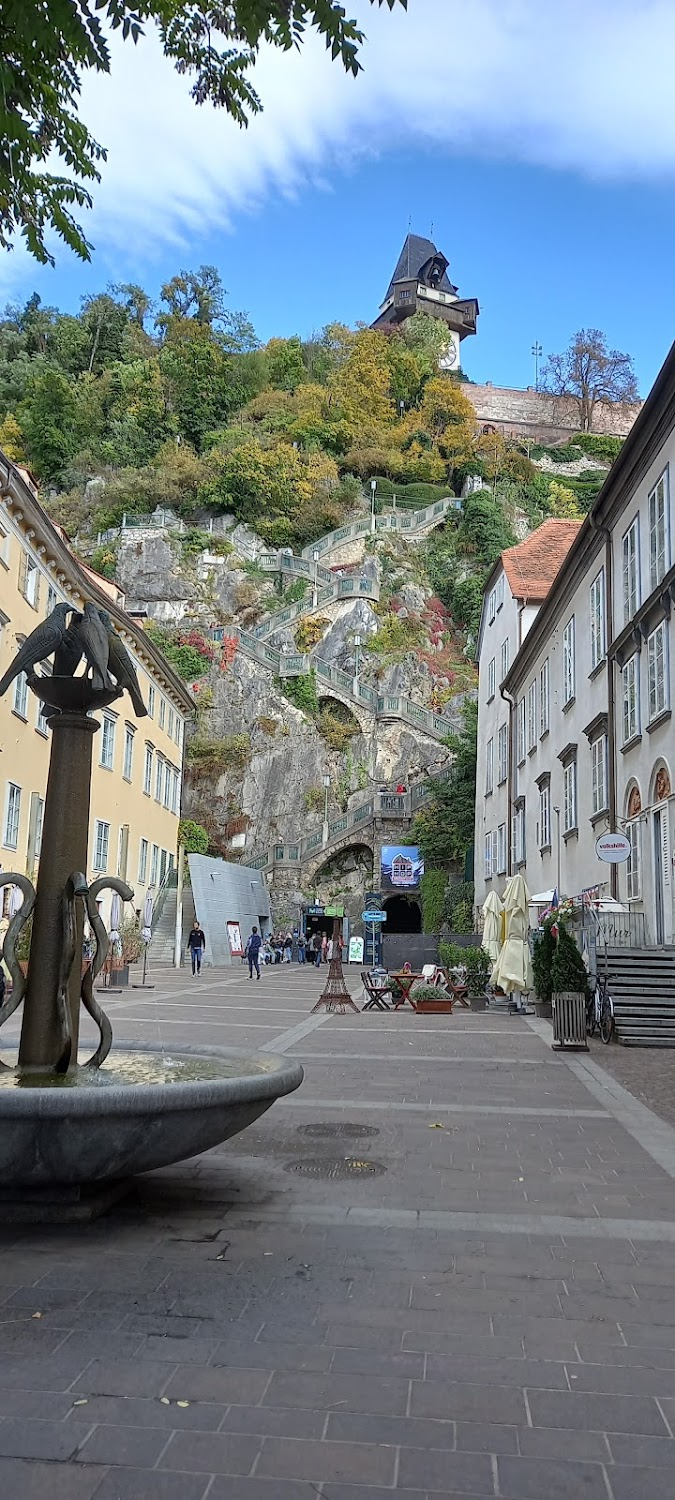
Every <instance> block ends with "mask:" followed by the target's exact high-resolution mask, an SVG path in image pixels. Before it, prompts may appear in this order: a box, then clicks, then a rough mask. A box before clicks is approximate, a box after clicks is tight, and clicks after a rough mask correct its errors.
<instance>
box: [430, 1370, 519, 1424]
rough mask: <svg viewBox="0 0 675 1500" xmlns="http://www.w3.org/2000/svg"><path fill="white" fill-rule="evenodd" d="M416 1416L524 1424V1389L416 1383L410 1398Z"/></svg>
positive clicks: (439, 1381) (438, 1382) (498, 1386)
mask: <svg viewBox="0 0 675 1500" xmlns="http://www.w3.org/2000/svg"><path fill="white" fill-rule="evenodd" d="M410 1414H411V1416H413V1417H440V1418H442V1419H443V1420H444V1421H451V1420H454V1421H457V1422H460V1421H463V1422H483V1421H484V1422H497V1423H500V1422H506V1423H508V1424H510V1425H512V1426H518V1425H521V1424H522V1425H523V1426H524V1425H525V1420H526V1418H525V1398H524V1396H523V1392H522V1391H520V1390H515V1389H512V1388H511V1387H510V1386H505V1385H487V1384H486V1385H465V1384H464V1383H460V1382H459V1381H457V1382H451V1381H442V1380H434V1381H429V1382H424V1384H422V1383H421V1382H420V1381H419V1380H416V1381H414V1382H413V1385H412V1394H411V1399H410Z"/></svg>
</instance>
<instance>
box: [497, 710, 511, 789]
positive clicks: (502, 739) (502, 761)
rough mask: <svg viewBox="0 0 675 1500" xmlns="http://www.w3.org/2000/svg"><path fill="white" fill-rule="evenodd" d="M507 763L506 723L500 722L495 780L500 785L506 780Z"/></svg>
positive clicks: (507, 735) (507, 737)
mask: <svg viewBox="0 0 675 1500" xmlns="http://www.w3.org/2000/svg"><path fill="white" fill-rule="evenodd" d="M508 764H509V731H508V726H507V725H506V724H501V725H500V729H499V734H498V736H497V781H498V782H499V785H500V786H501V784H502V782H503V781H506V777H507V775H508Z"/></svg>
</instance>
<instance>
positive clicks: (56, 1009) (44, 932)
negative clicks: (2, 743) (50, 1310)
mask: <svg viewBox="0 0 675 1500" xmlns="http://www.w3.org/2000/svg"><path fill="white" fill-rule="evenodd" d="M69 615H70V619H68V616H69ZM49 657H53V671H52V673H51V674H50V675H47V674H46V673H44V672H43V673H38V672H37V671H36V667H37V666H38V665H39V664H40V663H42V662H46V661H47V659H48V658H49ZM83 657H84V658H85V661H86V665H85V668H84V672H83V673H80V674H78V668H79V666H80V663H81V661H82V658H83ZM22 671H24V672H26V675H27V679H28V684H29V686H30V688H31V690H32V691H33V692H34V693H35V694H36V695H37V696H38V697H39V698H40V699H41V700H42V702H43V703H44V704H46V705H47V716H48V718H49V723H50V726H51V731H52V749H51V756H50V764H49V777H48V782H47V792H46V797H45V809H44V820H43V831H42V852H41V855H40V863H39V871H38V879H37V889H34V888H33V885H32V882H31V881H30V880H29V879H28V878H27V876H25V875H23V874H20V873H18V872H11V871H10V872H7V873H4V872H3V873H2V874H0V886H2V885H7V884H12V885H14V886H16V887H18V889H19V890H20V891H21V893H22V895H23V904H22V906H21V907H20V908H19V910H18V911H17V912H16V913H15V914H14V915H13V916H12V918H11V920H10V923H9V927H8V929H7V933H6V935H5V941H4V945H3V948H2V957H3V958H4V961H5V964H6V966H7V968H8V969H9V972H10V974H11V976H12V981H13V988H12V991H11V993H10V994H9V996H8V998H7V999H6V1000H5V1002H4V1004H3V1005H1V1006H0V1027H2V1026H3V1025H4V1023H5V1022H6V1021H8V1020H9V1018H10V1016H12V1015H13V1014H14V1013H15V1012H16V1011H17V1010H18V1009H19V1006H20V1005H21V1004H23V1013H22V1018H21V1037H20V1044H19V1054H18V1060H17V1063H16V1065H15V1066H10V1065H9V1064H8V1063H6V1062H4V1061H2V1060H0V1219H4V1220H5V1221H8V1220H10V1221H15V1222H16V1221H20V1220H34V1221H43V1222H47V1221H60V1222H64V1221H67V1220H69V1219H76V1220H78V1219H88V1218H93V1217H95V1216H97V1215H98V1214H100V1213H102V1212H104V1211H105V1209H106V1208H107V1207H109V1206H110V1204H111V1203H112V1202H114V1201H115V1199H116V1198H118V1197H120V1196H121V1194H122V1193H123V1192H125V1191H126V1190H127V1188H128V1186H129V1183H130V1179H131V1178H133V1176H134V1175H135V1174H136V1173H139V1172H147V1171H150V1170H152V1169H153V1168H157V1167H163V1166H168V1165H170V1164H171V1163H172V1162H176V1161H182V1160H184V1159H185V1158H186V1157H190V1156H195V1155H198V1154H199V1153H200V1152H202V1151H205V1150H208V1149H209V1148H210V1147H212V1146H215V1145H218V1144H219V1143H220V1142H221V1141H224V1140H227V1139H228V1137H229V1136H231V1135H236V1134H237V1132H238V1131H240V1130H244V1129H245V1128H246V1126H247V1125H250V1124H251V1123H252V1121H253V1120H256V1119H257V1118H258V1116H259V1115H261V1114H262V1113H263V1112H264V1111H265V1110H266V1109H268V1108H269V1106H270V1105H271V1104H272V1103H273V1102H274V1100H275V1099H278V1098H279V1097H281V1095H283V1094H287V1093H291V1092H292V1091H293V1090H294V1089H296V1088H298V1087H299V1085H300V1083H301V1082H302V1076H303V1074H302V1068H301V1066H300V1064H299V1063H296V1062H289V1061H288V1060H287V1059H285V1058H283V1057H275V1056H273V1055H272V1054H267V1053H264V1054H261V1053H253V1054H250V1055H245V1054H243V1053H240V1052H237V1051H234V1050H231V1051H228V1050H225V1049H216V1048H210V1047H203V1048H201V1049H199V1050H197V1049H196V1048H190V1047H182V1048H181V1049H179V1050H178V1051H176V1050H172V1051H171V1055H170V1056H168V1055H166V1054H165V1053H164V1052H163V1051H162V1050H161V1049H160V1048H153V1047H139V1048H135V1049H134V1050H133V1051H131V1050H129V1049H128V1048H125V1049H124V1050H123V1051H120V1052H117V1051H115V1052H113V1053H112V1055H111V1047H112V1040H113V1035H112V1027H111V1024H110V1021H109V1019H108V1017H107V1016H106V1014H105V1012H104V1011H103V1009H102V1007H101V1006H100V1005H99V1003H98V1001H97V1000H96V998H95V993H94V983H95V980H96V976H97V974H98V973H100V970H101V969H102V967H103V964H104V963H105V959H106V956H107V953H108V948H109V939H108V934H107V932H106V929H105V926H104V924H103V921H102V919H101V916H100V914H99V910H98V905H97V900H98V898H99V896H100V895H101V892H102V891H104V890H106V889H108V890H113V891H116V892H117V893H118V894H119V896H120V897H121V899H122V900H123V901H130V900H131V899H132V898H133V891H132V890H131V888H130V887H129V886H128V885H126V884H125V882H124V881H122V880H119V879H117V878H115V877H113V876H107V875H104V876H102V877H101V879H99V880H96V881H93V882H92V884H91V885H88V884H87V880H86V877H85V874H84V873H83V872H84V871H85V870H86V867H87V845H88V833H89V801H90V783H91V762H92V745H93V736H94V734H95V733H96V731H97V729H98V727H99V725H98V723H97V721H96V719H94V718H93V717H92V713H91V711H92V710H96V709H100V708H105V707H107V706H108V705H109V704H111V703H113V702H114V701H115V699H117V698H119V697H121V695H122V693H123V692H124V691H128V692H129V694H130V697H131V699H132V702H133V705H134V709H135V712H136V714H137V715H140V714H143V713H145V712H146V709H145V705H144V704H143V700H142V697H141V692H140V687H139V684H138V679H137V676H136V672H135V668H134V666H133V662H132V660H131V658H130V656H129V654H128V652H127V650H126V647H125V646H124V643H123V641H122V640H121V638H120V636H118V635H117V633H116V631H115V630H114V628H113V625H112V622H111V619H110V616H109V615H108V614H107V612H106V611H104V610H99V609H97V608H96V606H95V605H94V604H86V605H85V608H84V613H83V614H80V613H78V612H77V611H75V610H74V609H72V607H71V606H69V605H67V604H58V605H57V606H56V608H55V609H54V610H53V611H52V613H51V614H50V615H49V616H48V618H47V619H46V620H44V621H43V622H42V623H41V624H40V625H38V626H37V628H36V629H35V630H34V631H33V632H32V633H31V635H29V636H28V638H27V639H26V640H25V641H24V643H23V645H22V646H21V647H20V649H19V651H18V652H17V654H16V656H15V658H14V661H13V662H12V664H11V666H10V667H9V669H8V671H7V672H6V673H5V675H4V677H3V678H2V680H1V681H0V696H1V695H2V694H3V693H4V692H6V690H7V688H8V687H9V685H10V683H11V682H12V681H13V680H14V678H15V677H16V676H17V675H18V674H19V672H22ZM76 674H78V675H76ZM85 916H86V917H87V918H88V921H89V924H90V927H91V929H92V932H93V935H94V937H95V940H96V951H95V954H94V958H93V960H92V964H91V967H90V968H88V969H86V970H85V972H84V974H82V972H81V970H82V963H81V954H82V938H83V930H84V921H85ZM29 921H30V922H32V933H31V940H30V957H29V962H28V973H27V975H26V976H25V975H24V973H23V969H22V967H21V965H20V963H19V961H18V959H17V957H16V946H17V942H18V939H19V935H20V933H21V931H22V929H23V928H24V927H25V926H26V924H27V923H28V922H29ZM83 1007H84V1010H85V1011H86V1012H87V1014H88V1015H89V1016H90V1017H91V1019H92V1020H93V1021H94V1023H95V1025H96V1026H97V1028H98V1033H99V1042H98V1045H97V1047H96V1049H95V1051H94V1052H93V1054H92V1055H91V1056H90V1057H89V1058H87V1059H86V1060H85V1061H84V1062H80V1060H79V1047H78V1043H79V1026H80V1016H81V1010H82V1008H83Z"/></svg>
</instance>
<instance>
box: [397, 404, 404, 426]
mask: <svg viewBox="0 0 675 1500" xmlns="http://www.w3.org/2000/svg"><path fill="white" fill-rule="evenodd" d="M404 411H405V401H399V403H398V414H399V416H400V418H401V421H403V413H404Z"/></svg>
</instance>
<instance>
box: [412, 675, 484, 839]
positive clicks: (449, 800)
mask: <svg viewBox="0 0 675 1500" xmlns="http://www.w3.org/2000/svg"><path fill="white" fill-rule="evenodd" d="M477 740H478V704H477V702H476V700H475V699H473V698H467V699H466V700H465V703H464V710H463V724H462V729H461V732H460V734H457V735H451V736H449V737H448V740H447V745H448V749H449V750H450V751H451V752H452V754H453V756H454V761H453V766H452V771H451V774H450V776H448V777H447V778H443V777H440V776H438V777H430V779H429V782H428V786H429V789H430V791H431V798H430V801H429V802H427V803H426V805H425V806H424V807H423V809H422V811H421V812H419V813H418V814H417V817H416V818H415V821H414V823H413V837H414V840H415V842H416V843H417V844H419V847H420V849H421V850H422V853H423V855H424V858H425V860H428V861H429V863H431V864H435V865H449V864H452V863H453V862H454V861H456V860H458V859H463V858H464V856H465V854H466V851H467V849H470V848H471V846H472V844H473V828H474V814H475V803H476V745H477Z"/></svg>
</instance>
